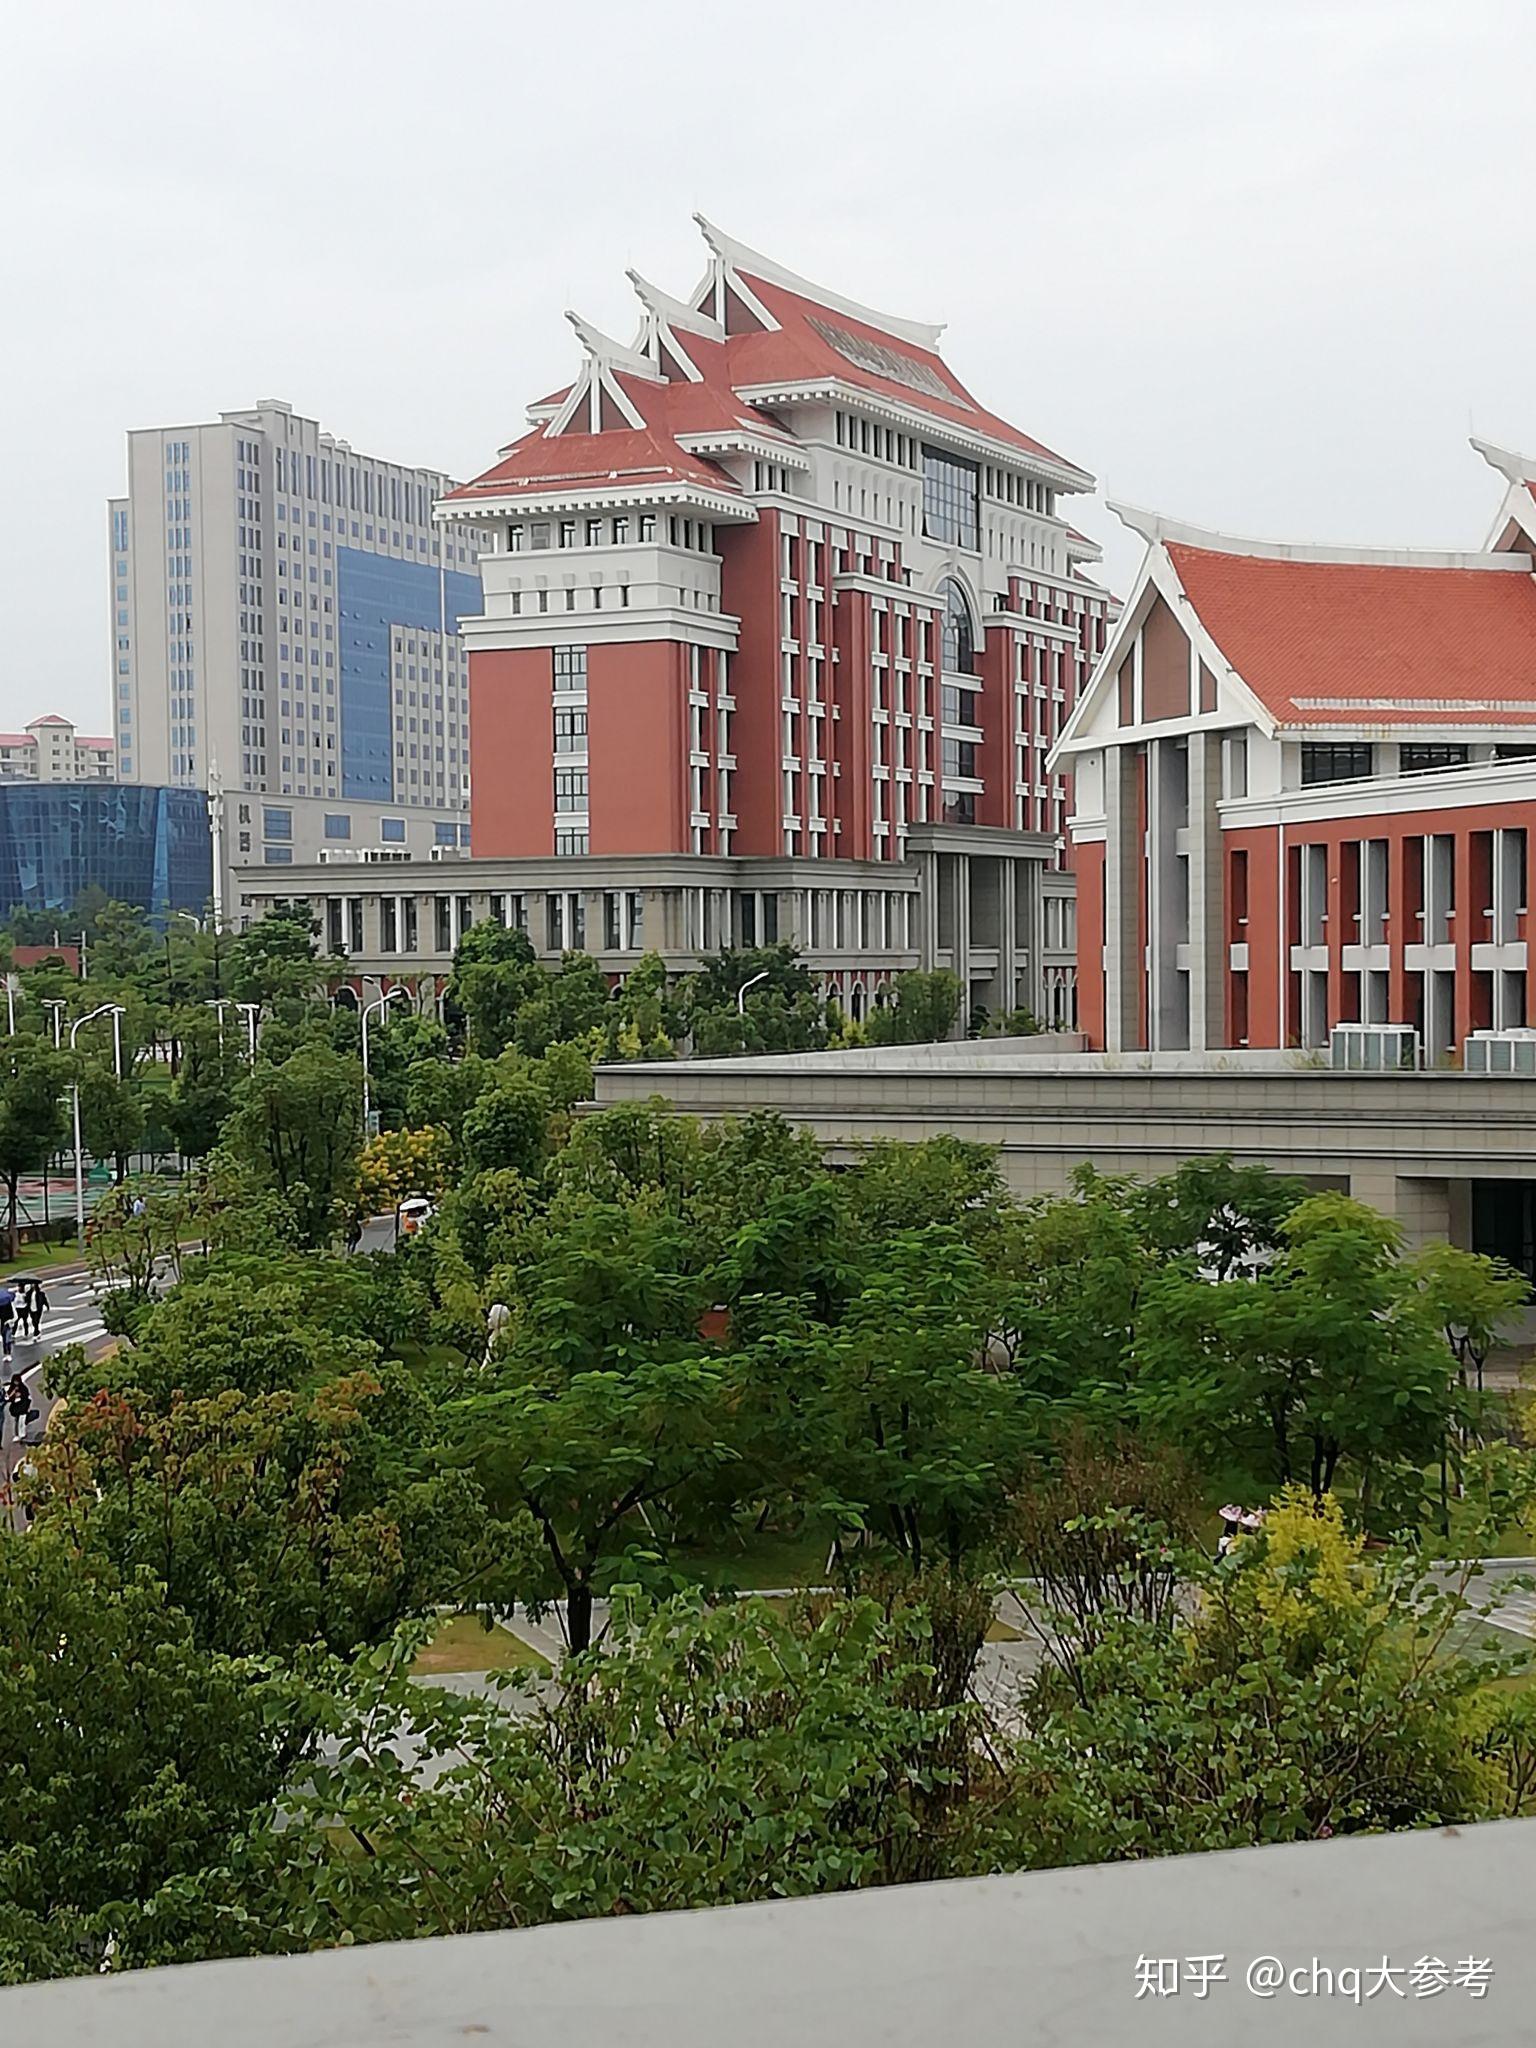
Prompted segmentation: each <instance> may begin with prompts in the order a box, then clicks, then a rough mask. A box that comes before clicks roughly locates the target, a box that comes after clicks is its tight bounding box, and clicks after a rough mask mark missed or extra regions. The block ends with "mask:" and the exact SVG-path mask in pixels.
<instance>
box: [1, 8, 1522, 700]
mask: <svg viewBox="0 0 1536 2048" xmlns="http://www.w3.org/2000/svg"><path fill="white" fill-rule="evenodd" d="M6 18H7V21H8V24H9V25H8V27H7V28H6V29H5V30H3V31H0V34H3V37H4V41H3V43H0V169H3V171H4V184H3V190H4V195H5V209H4V224H5V225H4V239H3V244H0V356H3V377H0V393H3V398H0V405H3V436H0V460H3V472H0V474H3V490H0V725H3V726H14V725H19V724H21V723H22V722H23V720H24V719H26V718H28V717H31V716H34V715H35V714H37V713H39V712H41V711H44V710H60V711H64V712H66V713H68V714H70V715H72V716H74V717H77V718H79V719H81V720H83V721H84V722H85V723H86V724H87V725H88V726H92V727H96V728H100V729H103V730H104V729H105V720H106V714H107V701H108V667H109V660H108V633H107V608H106V576H105V545H104V537H105V513H104V509H103V504H104V500H105V499H106V498H107V497H108V495H109V494H110V493H112V492H113V491H116V490H120V489H121V488H122V486H123V463H124V448H123V436H124V433H125V431H126V429H127V428H129V427H130V426H157V425H162V424H168V423H170V422H173V421H183V420H187V421H192V420H200V419H209V418H212V417H214V416H215V415H216V414H217V413H218V412H220V411H227V410H232V409H234V408H236V407H239V406H242V405H246V404H249V403H251V402H253V401H254V400H256V399H257V398H263V397H272V396H277V397H282V398H287V399H289V400H290V401H291V402H292V403H293V405H294V406H295V408H296V409H298V410H299V411H301V412H305V413H308V414H311V415H313V416H315V417H318V418H319V419H320V420H321V422H322V423H323V424H324V425H325V426H326V427H327V428H328V429H330V430H331V431H332V432H334V433H336V434H337V435H339V436H341V437H344V438H346V439H348V440H350V441H351V442H352V443H353V445H354V446H355V447H358V448H361V449H364V450H366V451H368V452H369V453H372V454H375V455H380V456H386V457H390V458H393V459H396V460H401V461H409V462H424V463H432V464H436V465H439V466H441V467H442V468H444V469H446V470H448V471H450V472H453V473H455V474H458V475H470V474H473V473H474V472H475V471H476V470H478V469H480V468H483V467H485V466H486V465H487V463H488V462H489V461H490V460H491V459H492V456H493V453H494V450H495V449H496V448H497V447H498V445H500V444H501V443H503V442H505V441H507V440H509V439H511V438H512V436H513V435H514V433H515V432H517V431H518V430H519V428H520V426H521V424H522V410H523V406H524V405H525V403H526V402H527V401H529V400H530V399H532V398H535V397H537V396H538V395H540V394H541V393H543V392H545V391H547V390H549V389H551V388H553V387H554V386H555V385H557V384H559V383H561V382H563V381H564V380H565V379H566V378H568V376H569V375H570V373H571V370H572V367H573V364H574V362H575V360H576V355H577V349H576V343H575V338H574V336H572V335H571V333H570V330H569V329H568V328H567V327H566V326H565V324H564V322H563V320H562V318H561V313H562V309H563V308H564V307H566V306H568V305H570V306H575V307H577V308H578V309H579V310H580V311H582V312H584V313H586V314H587V315H588V316H589V317H590V318H591V319H593V320H595V321H596V322H597V323H598V324H599V325H600V326H602V327H605V328H607V329H609V330H610V331H612V332H615V333H617V334H619V335H620V336H621V337H622V338H624V339H626V340H627V339H629V338H630V336H631V333H632V330H633V326H634V310H633V308H634V301H633V299H632V297H631V294H630V292H629V288H628V286H627V285H626V284H625V282H624V276H623V272H624V269H625V266H626V265H628V264H633V265H634V266H635V267H636V268H638V269H639V270H641V271H643V272H644V273H645V274H646V275H648V276H650V277H652V278H654V279H655V280H656V282H657V283H659V284H662V285H663V286H665V287H667V288H668V289H671V290H674V291H676V292H679V293H681V292H684V291H686V290H688V289H690V288H691V287H692V285H693V284H694V283H695V282H696V281H697V279H698V277H699V276H700V275H701V274H702V270H703V255H702V245H701V243H700V241H699V238H698V234H697V231H696V229H695V228H694V227H693V225H692V221H691V215H692V214H693V212H694V211H695V210H698V211H701V212H703V213H705V214H706V215H708V216H709V217H710V218H712V219H714V220H715V221H717V222H719V224H720V225H721V226H722V227H723V228H725V229H726V230H727V231H728V232H729V233H731V234H733V235H736V236H738V237H739V238H740V239H742V240H743V241H746V242H749V243H751V244H753V245H754V246H756V247H758V248H762V249H765V250H767V251H770V252H772V253H773V254H774V255H776V256H777V257H778V259H779V260H780V261H781V262H783V263H785V264H787V265H789V266H790V267H791V268H793V269H796V270H799V271H801V272H803V273H804V274H806V275H808V276H810V277H812V278H815V279H817V280H818V281H819V282H821V283H824V284H826V285H828V286H830V287H832V288H834V289H836V290H839V291H841V292H843V293H846V294H848V295H850V296H852V297H854V298H857V299H861V300H863V301H865V302H866V303H869V304H873V305H876V306H879V307H882V308H884V309H886V310H887V311H891V312H896V313H903V314H907V315H909V316H912V317H916V318H922V319H930V320H943V321H945V322H947V323H948V332H947V335H946V338H945V343H944V347H945V353H946V355H947V357H948V359H949V360H950V361H951V362H952V363H953V365H954V366H955V368H956V369H957V370H958V371H959V373H960V374H961V376H962V377H964V378H965V379H966V381H967V382H968V383H969V384H970V385H971V386H972V388H973V389H974V390H975V392H976V393H977V395H978V396H979V397H980V398H981V399H982V401H983V402H984V403H985V404H987V405H988V406H990V407H991V408H993V409H994V410H996V411H998V412H1000V413H1003V414H1005V415H1006V416H1007V417H1009V418H1010V419H1013V420H1015V421H1017V423H1018V424H1019V425H1020V426H1022V427H1024V428H1025V429H1026V430H1027V431H1029V432H1030V433H1032V434H1034V435H1036V436H1037V437H1038V438H1040V439H1041V440H1043V441H1045V442H1047V443H1048V444H1049V445H1051V446H1053V447H1055V448H1056V449H1058V450H1059V451H1060V452H1061V453H1062V454H1064V455H1067V456H1069V457H1070V458H1071V459H1072V460H1073V461H1075V462H1077V463H1079V464H1081V465H1082V466H1083V467H1084V468H1086V469H1089V470H1091V471H1093V472H1094V473H1095V474H1096V475H1097V476H1098V477H1099V478H1100V479H1101V481H1102V483H1103V484H1104V486H1105V487H1106V489H1107V490H1108V492H1109V494H1110V495H1111V496H1113V497H1117V498H1120V499H1123V500H1128V501H1130V502H1132V503H1139V504H1143V505H1149V506H1153V507H1156V508H1158V509H1160V510H1162V511H1165V512H1168V513H1171V514H1174V515H1176V516H1179V517H1182V518H1186V519H1189V520H1192V521H1195V522H1197V523H1202V524H1208V525H1219V526H1223V527H1225V528H1227V529H1229V530H1231V531H1235V532H1241V533H1254V534H1261V535H1270V536H1278V537H1284V538H1293V539H1300V538H1314V539H1326V540H1358V541H1362V542H1372V543H1379V544H1386V543H1403V544H1414V545H1426V544H1428V545H1434V544H1441V545H1454V546H1477V545H1480V544H1481V542H1482V541H1483V539H1484V537H1485V534H1486V530H1487V527H1488V524H1489V522H1490V520H1491V518H1492V515H1493V511H1494V508H1495V505H1496V502H1497V498H1498V495H1499V490H1500V485H1499V483H1498V480H1497V479H1496V478H1495V477H1494V476H1493V475H1492V473H1491V472H1490V471H1488V470H1486V469H1484V467H1483V465H1482V464H1481V463H1480V462H1479V461H1478V459H1477V458H1476V457H1475V456H1474V455H1473V454H1472V453H1471V452H1470V451H1469V450H1468V448H1467V446H1466V436H1467V433H1468V429H1469V426H1471V427H1473V428H1475V430H1476V431H1477V432H1478V433H1479V434H1481V435H1483V436H1485V437H1486V438H1489V439H1492V440H1496V441H1504V442H1506V443H1509V444H1512V445H1514V446H1521V445H1524V446H1525V447H1527V448H1529V449H1532V450H1536V349H1533V340H1536V260H1533V258H1536V230H1533V217H1532V206H1533V202H1536V90H1533V87H1536V33H1533V29H1536V0H1434V4H1428V0H1327V4H1312V0H1286V4H1285V5H1283V6H1274V5H1271V4H1268V0H1264V4H1260V0H1217V4H1213V5H1207V4H1204V0H1134V4H1120V0H1109V4H1103V0H1100V4H1097V5H1090V4H1084V0H1076V4H1067V0H1056V4H1049V5H1047V4H1041V0H1012V4H980V0H943V4H937V0H925V4H921V5H919V4H916V0H884V4H875V5H870V4H866V5H860V6H847V5H838V4H837V0H776V4H774V5H772V6H767V7H762V6H754V7H750V8H748V7H743V6H739V5H733V4H732V0H717V4H715V5H709V6H695V5H684V4H680V0H649V4H647V5H645V6H638V5H634V4H632V0H631V4H624V5H617V4H614V0H586V4H585V5H584V6H581V7H574V6H567V7H552V6H529V5H527V4H523V5H519V4H517V0H457V4H454V0H448V4H438V5H435V6H434V5H430V4H426V0H409V4H405V0H366V4H363V0H248V4H246V5H243V6H240V7H235V6H233V5H227V4H226V5H219V4H213V5H210V4H208V0H198V4H195V5H192V4H188V5H183V4H179V0H177V4H167V0H135V4H124V0H111V4H107V0H53V4H51V5H48V6H34V7H24V6H22V5H21V4H20V0H13V4H12V5H11V6H10V7H9V8H8V9H7V10H6ZM1074 517H1076V518H1077V521H1078V523H1079V524H1081V525H1082V526H1084V527H1086V528H1087V529H1088V530H1089V531H1091V532H1093V533H1094V534H1095V535H1096V536H1097V537H1099V538H1100V539H1102V540H1103V541H1105V543H1106V545H1107V546H1108V547H1109V549H1110V563H1109V566H1110V569H1111V572H1112V574H1113V577H1114V579H1115V580H1116V582H1117V583H1118V584H1119V585H1120V586H1121V587H1123V585H1124V583H1125V581H1126V580H1127V578H1128V576H1129V574H1130V573H1131V571H1132V570H1133V568H1134V566H1135V562H1136V560H1137V557H1138V552H1139V551H1138V549H1137V547H1136V545H1135V544H1134V543H1131V542H1130V541H1129V540H1128V538H1127V537H1126V536H1125V535H1124V534H1123V532H1122V530H1121V529H1120V528H1119V527H1118V526H1117V525H1116V522H1115V521H1114V520H1113V519H1112V518H1111V517H1110V516H1109V515H1108V514H1107V513H1106V512H1105V511H1104V508H1103V505H1102V503H1093V504H1088V503H1083V504H1082V505H1081V506H1080V509H1078V510H1076V511H1075V512H1074Z"/></svg>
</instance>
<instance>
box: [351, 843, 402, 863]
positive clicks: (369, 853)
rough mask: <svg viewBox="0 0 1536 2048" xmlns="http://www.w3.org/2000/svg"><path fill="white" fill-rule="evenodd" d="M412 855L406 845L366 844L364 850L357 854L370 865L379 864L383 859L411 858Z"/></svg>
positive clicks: (358, 857)
mask: <svg viewBox="0 0 1536 2048" xmlns="http://www.w3.org/2000/svg"><path fill="white" fill-rule="evenodd" d="M410 857H411V856H410V851H409V849H408V848H406V847H404V846H401V847H394V846H365V847H364V848H363V850H362V852H361V853H360V854H358V855H357V856H356V858H357V859H359V860H361V861H365V862H367V863H368V864H369V865H370V866H377V865H378V864H379V863H380V862H381V861H399V860H409V859H410Z"/></svg>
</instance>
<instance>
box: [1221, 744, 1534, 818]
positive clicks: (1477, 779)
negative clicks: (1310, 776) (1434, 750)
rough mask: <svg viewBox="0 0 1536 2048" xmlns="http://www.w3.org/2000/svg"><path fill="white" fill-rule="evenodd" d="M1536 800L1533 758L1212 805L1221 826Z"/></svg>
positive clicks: (1231, 799) (1365, 779) (1328, 785)
mask: <svg viewBox="0 0 1536 2048" xmlns="http://www.w3.org/2000/svg"><path fill="white" fill-rule="evenodd" d="M1532 803H1536V760H1530V761H1479V762H1477V763H1476V764H1475V765H1469V766H1468V767H1466V768H1441V769H1437V770H1435V771H1433V772H1432V773H1430V774H1427V775H1370V776H1361V777H1360V778H1359V779H1358V780H1357V781H1354V782H1321V783H1315V784H1313V785H1312V786H1311V787H1310V788H1308V789H1287V790H1281V791H1279V792H1278V793H1271V794H1270V795H1268V796H1237V797H1225V798H1223V799H1222V800H1221V801H1220V802H1219V803H1218V804H1217V806H1216V811H1217V815H1218V816H1219V818H1220V819H1221V822H1222V825H1223V826H1224V827H1231V828H1232V829H1234V830H1236V829H1238V828H1239V827H1243V826H1248V825H1293V824H1317V823H1322V822H1324V821H1325V820H1332V819H1338V818H1361V819H1363V820H1366V821H1369V820H1371V819H1373V818H1377V819H1379V818H1384V817H1401V816H1403V815H1404V814H1405V813H1413V812H1420V811H1438V810H1465V809H1466V808H1467V807H1468V806H1470V805H1474V804H1477V805H1482V804H1527V805H1528V804H1532Z"/></svg>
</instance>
